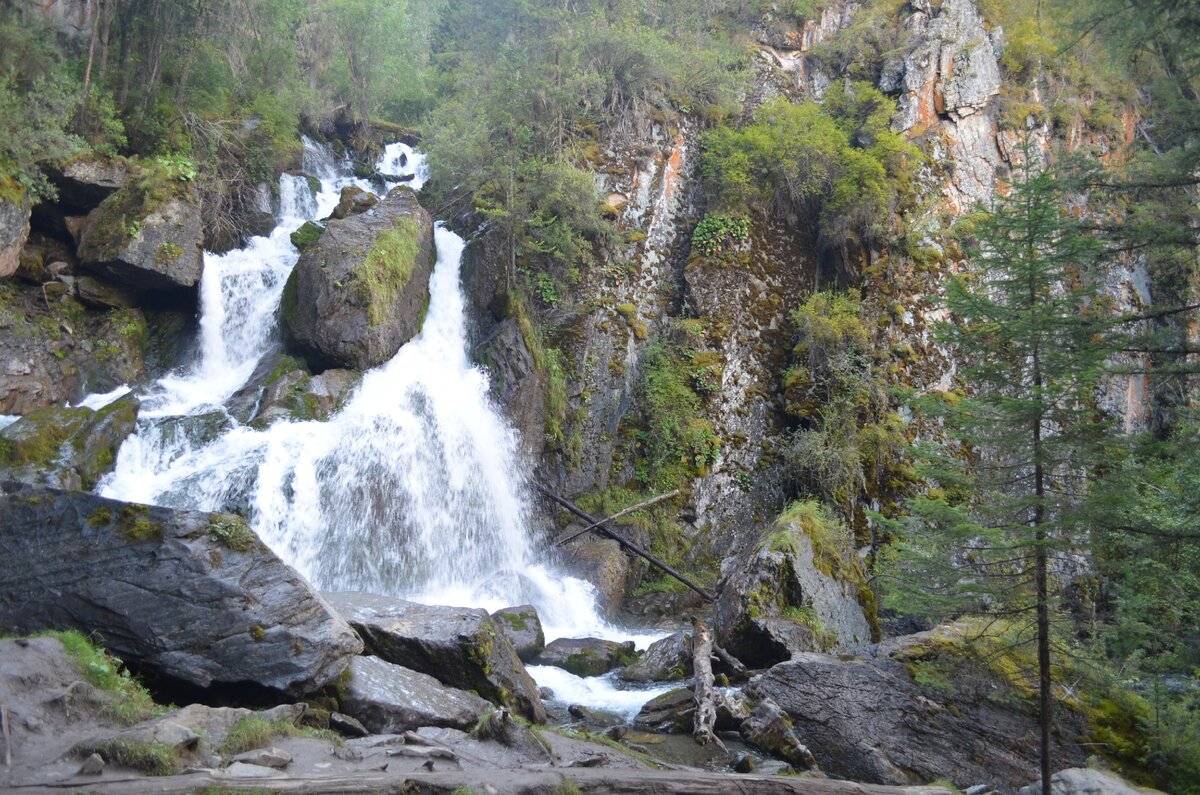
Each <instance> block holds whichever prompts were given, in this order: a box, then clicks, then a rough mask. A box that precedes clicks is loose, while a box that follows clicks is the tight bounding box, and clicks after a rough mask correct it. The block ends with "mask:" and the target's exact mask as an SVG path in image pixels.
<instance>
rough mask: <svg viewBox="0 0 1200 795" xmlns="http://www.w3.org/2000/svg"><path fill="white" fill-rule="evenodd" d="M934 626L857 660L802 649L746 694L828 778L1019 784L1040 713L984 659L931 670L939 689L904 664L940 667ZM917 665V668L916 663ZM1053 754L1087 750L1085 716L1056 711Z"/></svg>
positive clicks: (1073, 756) (1073, 759)
mask: <svg viewBox="0 0 1200 795" xmlns="http://www.w3.org/2000/svg"><path fill="white" fill-rule="evenodd" d="M947 632H949V630H934V631H932V632H930V633H921V634H918V635H913V636H908V637H906V638H900V639H895V640H890V641H888V642H887V643H885V644H880V645H878V646H874V647H869V648H867V649H864V650H863V651H862V652H861V657H860V658H854V659H845V658H839V657H834V656H830V655H824V654H815V653H801V654H797V655H796V656H795V658H793V659H792V660H790V661H788V662H784V663H780V664H779V665H776V666H775V667H774V668H772V669H771V670H769V671H767V672H766V673H764V674H761V675H759V676H756V677H755V678H754V679H752V680H751V681H750V683H749V684H748V685H747V686H746V694H747V695H748V696H750V697H751V698H756V699H761V700H765V699H768V698H769V699H771V700H772V701H774V702H775V703H776V704H777V705H778V706H779V707H780V708H781V709H782V710H783V711H784V712H786V713H787V715H788V717H789V718H791V720H792V724H793V728H794V731H795V734H796V736H797V737H798V738H800V739H801V740H802V741H803V743H804V744H805V745H806V746H807V747H808V748H809V750H811V751H812V754H813V756H814V757H815V758H816V760H817V762H818V764H819V765H820V766H821V769H822V770H823V771H824V772H825V773H827V774H828V775H830V776H835V777H838V778H847V779H851V780H855V781H862V782H865V783H875V784H904V783H908V782H911V781H913V780H919V781H933V780H936V779H939V778H941V779H949V780H951V781H953V782H954V783H955V784H956V785H959V786H964V787H965V786H968V785H971V784H976V783H978V782H980V781H990V782H993V783H995V784H996V785H997V787H998V788H1000V789H1010V790H1015V789H1016V788H1017V787H1019V786H1021V785H1023V784H1025V783H1027V782H1028V780H1029V778H1028V776H1029V771H1031V770H1036V769H1037V758H1038V756H1037V754H1038V751H1037V749H1038V740H1037V738H1038V723H1037V717H1036V709H1035V708H1034V706H1033V704H1031V703H1030V702H1029V701H1028V700H1026V699H1024V698H1023V697H1022V696H1021V695H1020V693H1019V692H1018V691H1016V690H1015V688H1014V687H1013V686H1012V685H1011V684H1010V683H1009V682H1007V681H1005V680H1003V679H1001V678H999V677H998V676H997V675H996V674H995V673H994V672H993V671H992V669H991V668H989V667H988V666H987V665H986V664H985V663H983V662H978V663H972V660H971V658H970V657H969V655H967V654H955V655H954V656H953V658H952V659H951V660H949V661H948V662H947V663H946V664H945V665H943V666H938V667H937V668H936V670H938V671H946V672H947V673H946V677H947V678H946V681H945V682H944V683H942V684H941V685H940V686H938V687H933V686H924V687H923V686H921V685H918V684H917V683H916V682H915V681H914V678H913V673H912V672H911V670H910V669H912V668H913V666H915V665H924V666H929V665H931V664H936V659H937V657H936V655H937V654H938V651H937V650H938V648H939V647H938V645H937V644H938V643H939V642H944V638H945V637H948V636H947V635H946V633H947ZM914 670H915V669H914ZM1056 722H1057V723H1058V726H1057V728H1056V729H1055V731H1054V748H1053V749H1052V753H1053V754H1054V758H1055V759H1057V760H1060V762H1061V763H1065V764H1079V763H1080V762H1082V761H1083V760H1084V759H1085V758H1086V756H1087V752H1086V751H1085V749H1084V748H1082V747H1081V746H1080V745H1079V744H1078V742H1077V740H1076V738H1080V737H1084V736H1086V735H1087V728H1086V723H1085V721H1084V720H1083V718H1082V716H1080V715H1078V714H1076V713H1074V712H1073V711H1071V710H1069V709H1061V710H1058V713H1057V715H1056Z"/></svg>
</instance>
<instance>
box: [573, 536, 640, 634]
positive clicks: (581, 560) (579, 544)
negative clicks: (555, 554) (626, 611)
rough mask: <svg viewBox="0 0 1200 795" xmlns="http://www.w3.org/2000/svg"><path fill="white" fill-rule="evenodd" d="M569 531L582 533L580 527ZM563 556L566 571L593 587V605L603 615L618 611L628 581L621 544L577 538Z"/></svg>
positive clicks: (626, 563) (609, 540) (625, 559)
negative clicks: (594, 598) (594, 589)
mask: <svg viewBox="0 0 1200 795" xmlns="http://www.w3.org/2000/svg"><path fill="white" fill-rule="evenodd" d="M571 527H573V528H574V529H575V530H582V529H583V526H582V525H578V526H575V525H572V526H571ZM568 530H569V531H571V532H573V530H571V529H570V528H568ZM562 552H563V565H564V567H566V569H567V571H569V572H570V573H572V574H575V575H576V576H579V577H582V578H583V579H585V580H587V581H588V582H590V583H591V584H592V585H594V586H595V587H596V601H597V603H598V604H599V605H600V607H601V608H602V609H603V610H604V612H605V613H606V614H609V615H611V614H613V613H615V612H617V611H618V610H620V609H621V605H622V603H623V601H624V599H625V590H626V585H627V584H628V581H629V561H628V559H627V558H626V556H625V554H624V553H623V552H622V551H621V545H620V544H618V543H617V542H616V541H613V540H612V539H610V538H605V539H599V538H579V539H576V540H575V541H572V542H571V543H570V544H567V545H566V546H565V547H564V548H563V550H562Z"/></svg>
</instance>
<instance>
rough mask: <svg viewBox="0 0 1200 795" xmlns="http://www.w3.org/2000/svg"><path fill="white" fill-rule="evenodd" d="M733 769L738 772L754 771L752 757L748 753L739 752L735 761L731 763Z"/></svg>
mask: <svg viewBox="0 0 1200 795" xmlns="http://www.w3.org/2000/svg"><path fill="white" fill-rule="evenodd" d="M733 769H734V771H736V772H738V773H753V772H754V757H752V756H750V754H741V755H740V756H738V758H737V761H736V762H734V763H733Z"/></svg>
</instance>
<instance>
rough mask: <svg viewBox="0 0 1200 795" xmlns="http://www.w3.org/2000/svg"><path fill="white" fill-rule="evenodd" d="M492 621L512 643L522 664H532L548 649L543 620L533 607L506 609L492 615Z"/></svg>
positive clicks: (521, 606) (522, 606) (524, 606)
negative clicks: (543, 650) (532, 661)
mask: <svg viewBox="0 0 1200 795" xmlns="http://www.w3.org/2000/svg"><path fill="white" fill-rule="evenodd" d="M492 620H493V621H494V622H495V623H496V626H498V627H499V628H500V631H501V632H503V633H504V634H505V635H506V636H507V637H508V639H509V641H511V642H512V645H513V648H514V649H516V650H517V656H518V657H520V658H521V662H525V663H527V662H530V661H531V660H533V658H534V657H537V656H538V654H539V653H540V652H541V650H542V649H544V648H546V633H545V632H543V631H542V619H541V617H540V616H538V612H537V608H536V607H534V606H533V605H519V606H517V607H505V608H503V609H501V610H497V611H496V612H495V613H492Z"/></svg>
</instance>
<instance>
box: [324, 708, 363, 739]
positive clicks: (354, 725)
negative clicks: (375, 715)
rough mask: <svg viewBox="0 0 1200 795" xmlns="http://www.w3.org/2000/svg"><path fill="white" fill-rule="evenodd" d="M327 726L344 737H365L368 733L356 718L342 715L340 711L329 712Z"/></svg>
mask: <svg viewBox="0 0 1200 795" xmlns="http://www.w3.org/2000/svg"><path fill="white" fill-rule="evenodd" d="M329 728H331V729H333V730H334V731H335V732H337V733H338V734H341V735H342V736H344V737H366V736H367V735H368V734H370V732H369V731H367V727H365V726H363V725H362V724H361V723H360V722H359V721H358V720H356V719H354V718H352V717H350V716H349V715H343V714H342V713H340V712H331V713H330V714H329Z"/></svg>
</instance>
